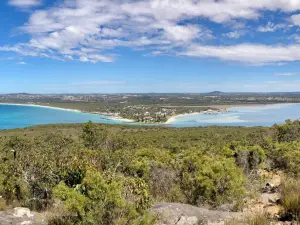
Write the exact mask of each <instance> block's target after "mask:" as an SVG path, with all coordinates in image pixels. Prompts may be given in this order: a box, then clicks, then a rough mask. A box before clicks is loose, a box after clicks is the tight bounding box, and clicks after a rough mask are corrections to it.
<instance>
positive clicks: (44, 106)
mask: <svg viewBox="0 0 300 225" xmlns="http://www.w3.org/2000/svg"><path fill="white" fill-rule="evenodd" d="M0 105H16V106H26V107H27V106H28V107H37V108H47V109H55V110H63V111H72V112H76V113H88V114H97V115H101V116H108V117H110V118H109V119H111V120H115V121H123V122H127V123H133V122H135V121H134V120H131V119H126V118H122V117H118V116H113V115H106V114H104V113H103V114H102V113H100V112H85V111H82V110H79V109H67V108H61V107H55V106H47V105H39V104H33V103H3V102H1V103H0Z"/></svg>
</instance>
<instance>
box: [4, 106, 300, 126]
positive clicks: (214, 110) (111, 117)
mask: <svg viewBox="0 0 300 225" xmlns="http://www.w3.org/2000/svg"><path fill="white" fill-rule="evenodd" d="M286 104H300V103H271V104H236V105H208V106H181V107H183V108H185V107H191V108H201V107H203V108H204V107H205V108H211V109H209V110H204V111H201V112H193V113H183V114H178V115H174V116H171V117H169V118H168V120H167V121H166V122H162V123H153V124H154V125H155V124H157V125H172V123H173V122H174V121H175V120H176V118H178V117H183V116H188V115H201V114H206V113H210V114H216V113H220V112H222V111H223V112H227V111H228V110H229V109H231V108H236V107H250V108H251V107H258V106H274V105H286ZM0 105H16V106H28V107H39V108H48V109H55V110H64V111H72V112H76V113H87V114H97V115H100V116H107V117H109V118H108V119H109V120H114V121H121V122H125V123H138V122H137V121H135V120H133V119H127V118H123V117H119V116H115V115H109V114H107V113H101V112H86V111H83V110H79V109H68V108H62V107H56V106H48V105H40V104H34V103H4V102H2V103H0ZM169 107H180V106H169Z"/></svg>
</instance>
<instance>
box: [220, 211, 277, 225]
mask: <svg viewBox="0 0 300 225" xmlns="http://www.w3.org/2000/svg"><path fill="white" fill-rule="evenodd" d="M270 224H271V220H270V219H269V217H268V216H267V215H266V214H264V213H261V214H256V215H251V216H248V217H246V218H245V219H243V220H238V219H233V220H230V221H227V222H225V225H270Z"/></svg>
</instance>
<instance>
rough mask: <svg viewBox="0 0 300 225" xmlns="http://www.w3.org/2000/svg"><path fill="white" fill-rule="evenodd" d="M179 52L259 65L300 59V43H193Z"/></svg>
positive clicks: (186, 54)
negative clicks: (232, 44)
mask: <svg viewBox="0 0 300 225" xmlns="http://www.w3.org/2000/svg"><path fill="white" fill-rule="evenodd" d="M180 54H181V55H185V56H192V57H209V58H218V59H221V60H227V61H235V62H242V63H247V64H253V65H261V64H270V63H278V62H291V61H298V60H300V45H288V46H269V45H255V44H239V45H234V46H205V45H196V44H195V45H192V46H190V47H189V48H187V50H186V51H184V52H182V53H180Z"/></svg>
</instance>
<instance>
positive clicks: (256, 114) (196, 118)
mask: <svg viewBox="0 0 300 225" xmlns="http://www.w3.org/2000/svg"><path fill="white" fill-rule="evenodd" d="M299 118H300V104H275V105H265V106H248V107H233V108H230V109H229V110H228V112H225V113H217V114H213V115H207V114H196V115H185V116H180V117H177V118H176V119H175V120H174V121H173V122H171V124H172V126H175V127H195V126H214V125H217V126H247V127H252V126H272V125H274V124H275V123H276V124H283V123H284V122H285V120H287V119H290V120H297V119H299Z"/></svg>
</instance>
